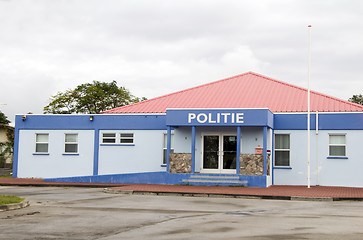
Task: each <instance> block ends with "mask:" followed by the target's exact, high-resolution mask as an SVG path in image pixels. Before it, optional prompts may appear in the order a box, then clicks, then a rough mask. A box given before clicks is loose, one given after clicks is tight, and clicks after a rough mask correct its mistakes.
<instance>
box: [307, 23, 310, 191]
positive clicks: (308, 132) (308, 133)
mask: <svg viewBox="0 0 363 240" xmlns="http://www.w3.org/2000/svg"><path fill="white" fill-rule="evenodd" d="M308 29H309V34H308V119H307V121H308V122H307V123H308V129H307V130H308V131H307V135H308V188H310V58H311V54H310V48H311V25H309V26H308Z"/></svg>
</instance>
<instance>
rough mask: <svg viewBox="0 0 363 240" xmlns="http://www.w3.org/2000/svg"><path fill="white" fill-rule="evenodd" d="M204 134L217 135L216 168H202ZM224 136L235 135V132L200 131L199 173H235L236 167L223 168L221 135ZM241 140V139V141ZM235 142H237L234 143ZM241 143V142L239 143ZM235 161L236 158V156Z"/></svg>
mask: <svg viewBox="0 0 363 240" xmlns="http://www.w3.org/2000/svg"><path fill="white" fill-rule="evenodd" d="M241 135H242V133H241ZM204 136H218V141H219V143H218V169H204V168H203V162H204V161H203V160H204V159H203V158H204ZM224 136H235V137H237V133H236V132H202V133H201V143H200V146H201V148H200V149H201V151H200V155H201V157H200V173H214V174H236V168H234V169H223V151H224V149H223V137H224ZM241 139H242V138H241ZM241 142H242V141H241ZM236 144H237V143H236ZM241 145H242V144H241ZM236 147H238V146H236ZM221 152H222V154H221ZM236 161H237V158H236ZM236 167H237V164H236Z"/></svg>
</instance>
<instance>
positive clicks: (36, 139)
mask: <svg viewBox="0 0 363 240" xmlns="http://www.w3.org/2000/svg"><path fill="white" fill-rule="evenodd" d="M38 135H47V136H48V139H47V141H46V142H40V141H38ZM38 144H47V151H46V152H39V151H37V146H38ZM34 153H36V154H49V133H35V151H34Z"/></svg>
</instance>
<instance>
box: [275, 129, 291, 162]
mask: <svg viewBox="0 0 363 240" xmlns="http://www.w3.org/2000/svg"><path fill="white" fill-rule="evenodd" d="M275 166H276V167H288V166H290V135H288V134H275Z"/></svg>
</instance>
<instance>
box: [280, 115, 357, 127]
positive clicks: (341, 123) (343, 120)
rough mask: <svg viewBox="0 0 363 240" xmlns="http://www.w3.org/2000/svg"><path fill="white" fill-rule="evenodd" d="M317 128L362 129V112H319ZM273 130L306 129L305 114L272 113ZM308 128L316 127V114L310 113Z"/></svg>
mask: <svg viewBox="0 0 363 240" xmlns="http://www.w3.org/2000/svg"><path fill="white" fill-rule="evenodd" d="M318 128H319V130H362V129H363V113H319V114H318ZM274 129H275V130H306V129H307V114H301V113H298V114H294V113H291V114H287V113H283V114H278V113H277V114H276V113H275V114H274ZM310 129H312V130H315V129H316V114H315V113H313V114H310Z"/></svg>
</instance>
